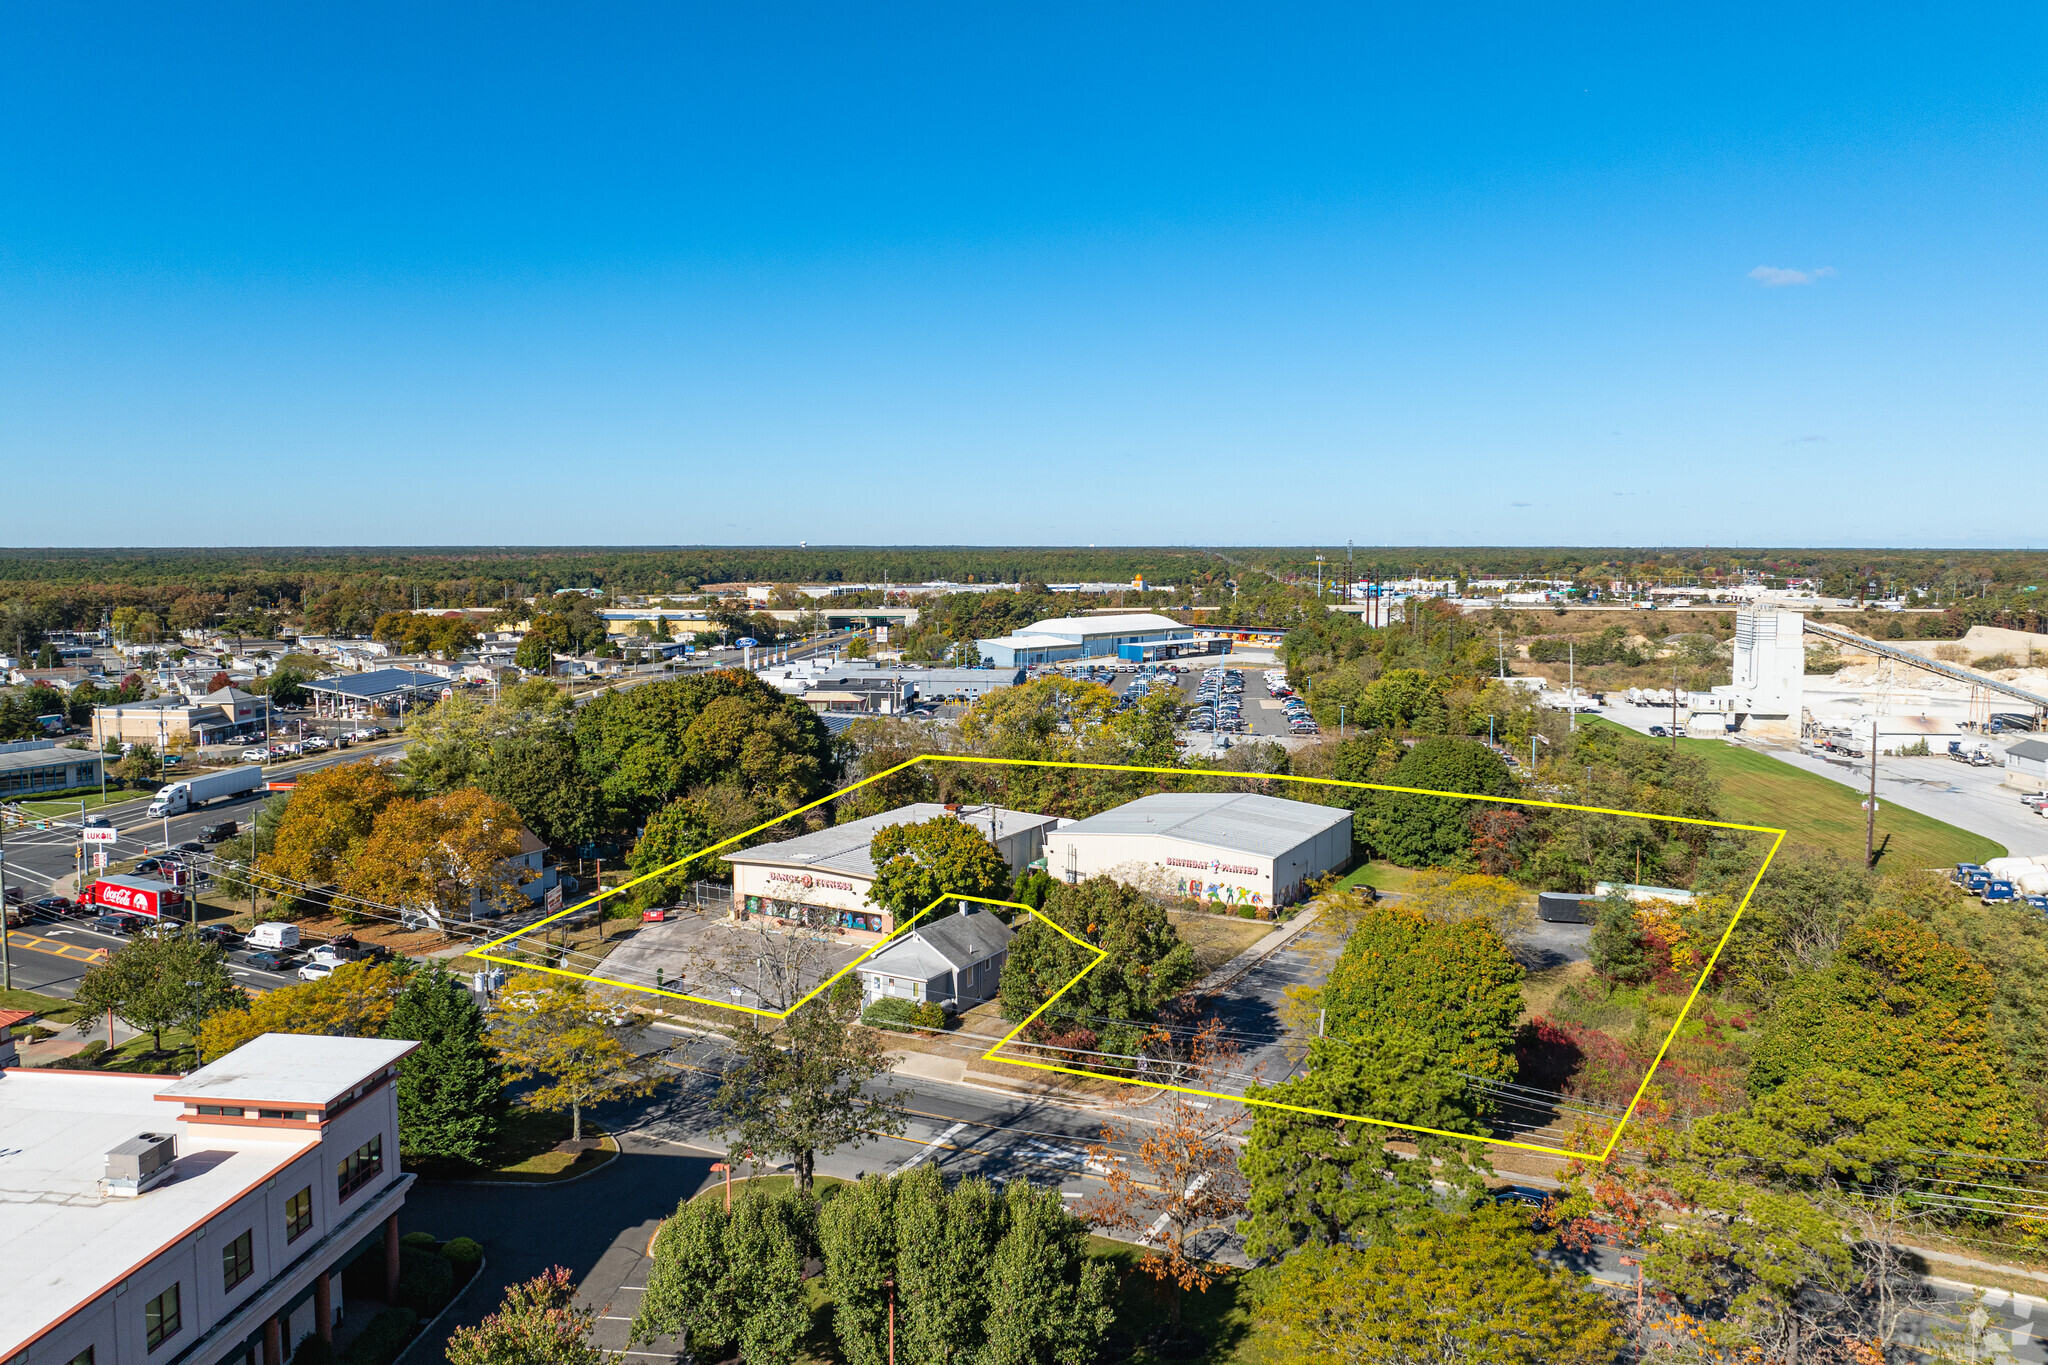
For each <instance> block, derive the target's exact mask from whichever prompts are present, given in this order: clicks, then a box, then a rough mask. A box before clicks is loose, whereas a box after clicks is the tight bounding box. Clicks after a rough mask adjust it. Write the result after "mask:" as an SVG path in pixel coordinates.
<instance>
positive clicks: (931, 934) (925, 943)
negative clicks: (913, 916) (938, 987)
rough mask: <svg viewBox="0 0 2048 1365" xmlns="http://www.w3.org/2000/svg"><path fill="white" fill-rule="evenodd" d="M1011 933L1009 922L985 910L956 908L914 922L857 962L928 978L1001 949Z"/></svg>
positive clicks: (864, 966) (885, 972)
mask: <svg viewBox="0 0 2048 1365" xmlns="http://www.w3.org/2000/svg"><path fill="white" fill-rule="evenodd" d="M1013 937H1015V935H1014V934H1013V933H1012V932H1011V929H1010V926H1009V925H1007V924H1005V923H1003V922H1002V921H1001V920H999V919H997V918H996V917H995V916H994V915H991V914H989V913H988V912H987V911H986V910H981V911H977V912H975V913H974V914H972V915H962V914H959V913H957V912H956V913H954V914H951V915H948V916H946V917H945V918H944V919H941V920H933V921H931V922H930V923H927V924H920V925H918V926H917V927H916V928H915V929H912V930H911V931H910V932H909V933H907V934H905V935H904V936H903V937H902V938H899V939H897V940H896V941H895V942H894V943H892V944H890V945H889V946H888V947H886V948H884V949H883V950H882V951H881V952H879V953H876V954H875V955H874V956H873V957H871V958H869V959H868V960H867V961H866V962H863V963H861V970H862V971H864V972H879V973H881V974H882V975H884V976H902V977H914V978H916V979H918V980H921V981H929V980H930V979H931V978H933V977H935V976H937V975H938V974H939V973H941V972H957V971H959V970H961V969H962V968H964V967H969V966H972V965H973V964H974V963H976V962H979V961H980V960H981V959H983V958H985V957H991V956H993V955H995V954H996V953H999V952H1002V951H1003V950H1004V949H1005V948H1008V947H1009V946H1010V940H1011V939H1012V938H1013Z"/></svg>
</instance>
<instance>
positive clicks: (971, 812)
mask: <svg viewBox="0 0 2048 1365" xmlns="http://www.w3.org/2000/svg"><path fill="white" fill-rule="evenodd" d="M945 814H947V811H946V808H945V807H944V806H942V805H940V804H938V803H937V802H934V801H917V802H913V803H911V804H910V805H908V806H898V807H897V808H896V809H895V810H891V811H883V812H882V813H881V814H880V815H868V816H863V817H862V818H861V819H858V820H848V821H847V822H846V823H845V824H842V825H834V826H832V827H831V828H830V829H821V830H817V831H815V832H814V833H811V834H800V835H798V836H797V837H796V838H794V839H784V840H781V841H780V842H778V843H773V844H756V845H755V846H754V847H752V848H749V849H743V850H740V851H738V852H734V853H727V854H725V855H723V856H724V858H725V860H726V861H727V862H729V863H750V864H753V863H759V864H765V865H768V866H771V867H815V868H825V869H827V870H829V871H832V872H839V873H844V874H846V875H847V876H853V877H872V876H874V875H875V861H874V859H873V858H872V857H870V856H869V854H868V850H869V846H870V845H872V844H873V843H874V841H875V835H876V834H877V833H878V832H880V831H881V830H884V829H887V828H888V827H889V826H891V825H914V824H921V823H923V822H924V821H926V820H936V819H937V818H939V817H940V816H942V815H945ZM958 814H959V818H960V820H961V822H962V823H964V824H965V825H966V826H967V827H968V828H969V829H971V830H973V831H974V832H975V833H977V834H984V835H985V834H987V833H988V826H989V819H988V817H989V809H988V807H987V806H970V807H967V808H966V809H964V810H962V811H960V812H959V813H958ZM995 816H996V837H997V838H1003V837H1005V836H1007V835H1011V834H1015V833H1016V832H1017V831H1018V830H1022V829H1031V828H1033V827H1035V826H1039V825H1045V826H1051V825H1056V824H1058V823H1059V818H1058V817H1057V816H1052V815H1034V814H1032V813H1031V812H1029V811H1021V810H1005V809H1003V808H1002V807H1000V806H998V807H997V808H996V811H995Z"/></svg>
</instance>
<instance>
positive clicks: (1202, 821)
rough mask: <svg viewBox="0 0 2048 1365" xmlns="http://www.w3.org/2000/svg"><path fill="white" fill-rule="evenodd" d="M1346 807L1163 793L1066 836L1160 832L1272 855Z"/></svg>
mask: <svg viewBox="0 0 2048 1365" xmlns="http://www.w3.org/2000/svg"><path fill="white" fill-rule="evenodd" d="M1350 823H1351V812H1350V811H1348V810H1346V809H1345V808H1344V807H1342V806H1318V805H1315V804H1313V803H1311V802H1307V801H1288V800H1284V799H1282V798H1281V797H1278V796H1259V795H1256V794H1254V793H1251V792H1164V793H1161V794H1160V795H1158V796H1141V797H1139V798H1138V799H1137V800H1136V801H1132V802H1130V803H1129V804H1128V805H1122V806H1118V807H1117V808H1116V809H1115V810H1107V811H1104V812H1103V813H1102V814H1100V815H1091V816H1089V817H1088V818H1087V819H1086V820H1081V821H1077V822H1076V823H1074V824H1071V825H1068V826H1067V827H1066V828H1065V829H1063V830H1061V831H1060V833H1062V834H1162V835H1166V836H1168V837H1170V838H1174V839H1185V840H1187V841H1188V842H1189V843H1196V844H1207V845H1209V846H1210V847H1212V848H1227V849H1229V850H1231V851H1232V852H1234V853H1250V854H1254V855H1256V856H1259V857H1273V856H1276V855H1278V854H1282V853H1286V852H1288V851H1289V850H1291V849H1294V848H1298V847H1300V846H1301V845H1302V844H1304V843H1307V842H1308V841H1309V840H1311V839H1313V838H1315V837H1316V836H1317V835H1319V834H1322V833H1324V832H1326V831H1328V830H1330V829H1334V828H1335V827H1336V826H1338V825H1348V824H1350Z"/></svg>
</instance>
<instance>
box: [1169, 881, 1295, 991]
mask: <svg viewBox="0 0 2048 1365" xmlns="http://www.w3.org/2000/svg"><path fill="white" fill-rule="evenodd" d="M1322 914H1323V907H1322V904H1321V903H1320V902H1318V903H1317V904H1315V905H1311V906H1310V907H1309V908H1308V909H1306V910H1304V911H1302V912H1301V913H1300V914H1298V915H1296V916H1295V917H1294V918H1293V919H1291V920H1289V921H1288V922H1287V923H1286V924H1285V925H1284V926H1282V927H1281V928H1280V929H1278V930H1277V931H1275V932H1273V933H1270V934H1268V935H1266V936H1265V937H1264V938H1262V939H1260V940H1259V941H1258V942H1257V943H1254V944H1253V945H1252V946H1251V947H1249V948H1247V949H1245V950H1244V951H1243V952H1241V953H1239V954H1238V955H1237V956H1236V957H1233V958H1232V959H1230V961H1228V962H1226V963H1224V964H1223V965H1221V966H1219V967H1218V968H1216V970H1215V971H1213V972H1211V973H1210V974H1209V975H1208V976H1206V977H1204V978H1202V979H1201V980H1200V981H1197V982H1195V983H1194V984H1193V985H1191V986H1189V987H1188V988H1187V990H1185V991H1183V992H1182V994H1183V995H1215V994H1217V993H1218V992H1220V991H1225V990H1228V989H1229V988H1230V987H1232V986H1234V985H1236V984H1237V983H1238V981H1239V980H1241V979H1242V978H1243V977H1244V976H1245V974H1246V973H1247V972H1249V971H1251V969H1252V968H1254V967H1256V966H1258V965H1259V964H1260V963H1261V962H1264V961H1265V960H1266V959H1267V958H1269V957H1271V956H1272V955H1273V954H1275V953H1277V952H1279V951H1280V950H1281V949H1282V948H1285V947H1286V946H1287V945H1288V944H1290V943H1292V942H1293V941H1294V940H1295V939H1297V938H1299V937H1300V936H1301V935H1302V934H1304V933H1306V932H1308V929H1309V927H1310V926H1311V925H1313V924H1314V923H1315V922H1316V921H1317V920H1318V919H1320V918H1322Z"/></svg>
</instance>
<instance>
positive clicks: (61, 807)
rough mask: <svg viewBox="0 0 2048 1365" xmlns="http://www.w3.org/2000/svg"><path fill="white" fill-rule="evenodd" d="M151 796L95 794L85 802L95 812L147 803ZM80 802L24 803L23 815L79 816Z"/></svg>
mask: <svg viewBox="0 0 2048 1365" xmlns="http://www.w3.org/2000/svg"><path fill="white" fill-rule="evenodd" d="M151 795H153V793H150V792H124V791H110V792H108V793H107V794H106V795H105V796H101V795H100V794H99V793H98V792H93V793H92V794H91V795H89V796H86V797H84V798H83V799H84V801H85V808H86V809H87V810H88V811H93V810H98V809H99V808H100V807H101V806H118V805H121V804H122V803H124V802H127V801H147V800H149V798H150V796H151ZM79 800H80V798H78V797H75V796H74V797H72V798H71V799H69V800H58V801H24V802H22V803H21V813H22V814H23V815H32V816H36V817H38V818H41V817H44V816H51V815H55V816H60V817H61V816H65V815H76V814H78V803H79Z"/></svg>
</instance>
